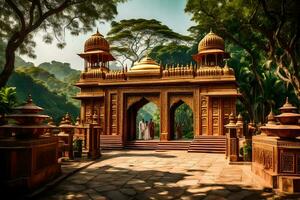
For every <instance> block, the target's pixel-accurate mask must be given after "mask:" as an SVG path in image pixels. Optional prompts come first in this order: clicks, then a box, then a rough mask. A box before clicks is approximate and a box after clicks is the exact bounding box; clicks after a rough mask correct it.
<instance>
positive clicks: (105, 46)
mask: <svg viewBox="0 0 300 200" xmlns="http://www.w3.org/2000/svg"><path fill="white" fill-rule="evenodd" d="M96 50H102V51H106V52H109V43H108V42H107V41H106V39H105V38H104V37H103V35H101V34H100V33H99V31H98V30H97V32H96V33H95V34H93V35H92V36H91V37H90V38H89V39H87V41H85V43H84V52H87V51H96Z"/></svg>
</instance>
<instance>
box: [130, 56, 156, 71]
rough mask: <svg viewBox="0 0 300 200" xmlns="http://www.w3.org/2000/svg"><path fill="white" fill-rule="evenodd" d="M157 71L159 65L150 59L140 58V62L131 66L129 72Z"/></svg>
mask: <svg viewBox="0 0 300 200" xmlns="http://www.w3.org/2000/svg"><path fill="white" fill-rule="evenodd" d="M157 69H160V66H159V64H158V63H157V62H156V61H155V60H153V59H152V58H150V57H148V56H146V57H144V58H142V59H141V60H140V62H138V63H136V64H135V65H133V67H132V68H131V69H130V70H131V71H136V70H157Z"/></svg>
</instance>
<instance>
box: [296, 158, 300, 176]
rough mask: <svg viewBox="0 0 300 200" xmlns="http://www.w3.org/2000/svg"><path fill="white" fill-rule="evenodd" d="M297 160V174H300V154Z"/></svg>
mask: <svg viewBox="0 0 300 200" xmlns="http://www.w3.org/2000/svg"><path fill="white" fill-rule="evenodd" d="M296 158H297V174H300V154H297V155H296Z"/></svg>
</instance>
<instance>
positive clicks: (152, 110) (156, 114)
mask: <svg viewBox="0 0 300 200" xmlns="http://www.w3.org/2000/svg"><path fill="white" fill-rule="evenodd" d="M142 119H144V121H145V122H146V121H148V122H149V121H150V119H152V121H153V123H154V137H155V138H156V139H158V138H159V133H160V111H159V109H158V107H157V105H156V104H154V103H152V102H149V103H147V104H146V105H144V106H143V107H142V108H140V110H139V111H138V113H137V117H136V132H137V133H138V131H139V122H140V121H141V120H142Z"/></svg>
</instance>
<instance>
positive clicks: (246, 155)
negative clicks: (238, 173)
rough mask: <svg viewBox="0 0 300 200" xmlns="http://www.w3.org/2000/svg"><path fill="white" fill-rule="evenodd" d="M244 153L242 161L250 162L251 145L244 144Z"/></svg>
mask: <svg viewBox="0 0 300 200" xmlns="http://www.w3.org/2000/svg"><path fill="white" fill-rule="evenodd" d="M243 152H244V161H251V160H252V145H251V143H246V145H245V146H244V149H243Z"/></svg>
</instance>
